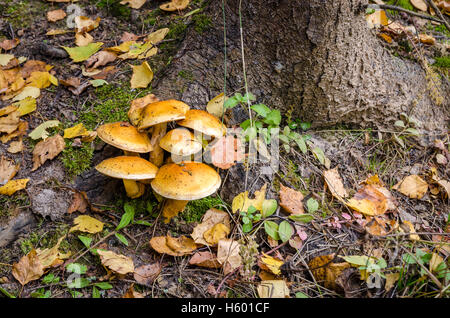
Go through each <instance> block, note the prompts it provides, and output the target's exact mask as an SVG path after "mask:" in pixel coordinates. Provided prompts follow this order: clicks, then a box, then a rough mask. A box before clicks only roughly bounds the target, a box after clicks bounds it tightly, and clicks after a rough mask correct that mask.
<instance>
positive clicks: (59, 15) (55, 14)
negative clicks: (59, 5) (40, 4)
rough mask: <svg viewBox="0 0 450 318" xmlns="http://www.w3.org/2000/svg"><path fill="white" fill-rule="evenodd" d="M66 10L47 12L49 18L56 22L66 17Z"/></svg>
mask: <svg viewBox="0 0 450 318" xmlns="http://www.w3.org/2000/svg"><path fill="white" fill-rule="evenodd" d="M66 15H67V14H66V12H65V11H64V10H62V9H58V10H52V11H48V12H47V20H48V21H50V22H56V21H59V20H62V19H64V18H65V17H66Z"/></svg>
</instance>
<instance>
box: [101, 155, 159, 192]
mask: <svg viewBox="0 0 450 318" xmlns="http://www.w3.org/2000/svg"><path fill="white" fill-rule="evenodd" d="M95 169H97V171H98V172H100V173H102V174H104V175H107V176H109V177H112V178H118V179H123V185H124V186H125V191H126V193H127V196H128V197H130V198H132V199H135V198H138V197H140V196H141V195H143V194H144V191H145V186H144V185H143V184H142V183H137V182H136V180H145V179H153V178H154V177H155V176H156V173H157V171H158V167H156V166H155V165H154V164H152V163H151V162H149V161H147V160H145V159H143V158H141V157H130V156H119V157H115V158H109V159H105V160H103V161H102V162H100V163H99V164H98V165H97V166H96V167H95Z"/></svg>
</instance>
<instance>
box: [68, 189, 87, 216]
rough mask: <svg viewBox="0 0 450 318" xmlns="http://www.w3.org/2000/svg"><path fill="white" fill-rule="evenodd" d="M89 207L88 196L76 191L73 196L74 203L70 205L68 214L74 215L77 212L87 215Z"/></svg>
mask: <svg viewBox="0 0 450 318" xmlns="http://www.w3.org/2000/svg"><path fill="white" fill-rule="evenodd" d="M88 206H89V203H88V201H87V195H86V193H85V192H79V191H76V192H74V194H73V199H72V203H71V204H70V207H69V209H68V210H67V213H69V214H70V213H73V212H75V211H78V212H81V213H85V212H86V210H87V208H88Z"/></svg>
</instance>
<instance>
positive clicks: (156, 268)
mask: <svg viewBox="0 0 450 318" xmlns="http://www.w3.org/2000/svg"><path fill="white" fill-rule="evenodd" d="M161 269H162V267H161V264H159V263H154V264H148V265H142V266H140V267H138V268H136V269H135V270H134V279H135V280H136V282H138V283H139V284H141V285H145V286H148V287H151V286H152V283H153V281H154V280H155V279H156V277H158V275H159V273H160V272H161Z"/></svg>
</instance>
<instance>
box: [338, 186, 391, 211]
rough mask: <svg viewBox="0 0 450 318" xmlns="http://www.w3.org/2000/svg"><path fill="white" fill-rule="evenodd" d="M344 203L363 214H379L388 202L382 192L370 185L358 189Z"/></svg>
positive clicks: (385, 209)
mask: <svg viewBox="0 0 450 318" xmlns="http://www.w3.org/2000/svg"><path fill="white" fill-rule="evenodd" d="M346 205H347V206H348V207H349V208H352V209H353V210H355V211H357V212H360V213H362V214H365V215H381V214H384V213H385V212H386V211H387V208H388V202H387V199H386V197H385V196H384V194H383V193H381V192H380V191H378V190H377V189H375V188H374V187H373V186H371V185H365V186H364V187H363V188H362V189H360V190H359V191H358V192H357V193H356V194H355V195H354V196H353V198H351V199H350V200H348V201H347V202H346Z"/></svg>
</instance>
